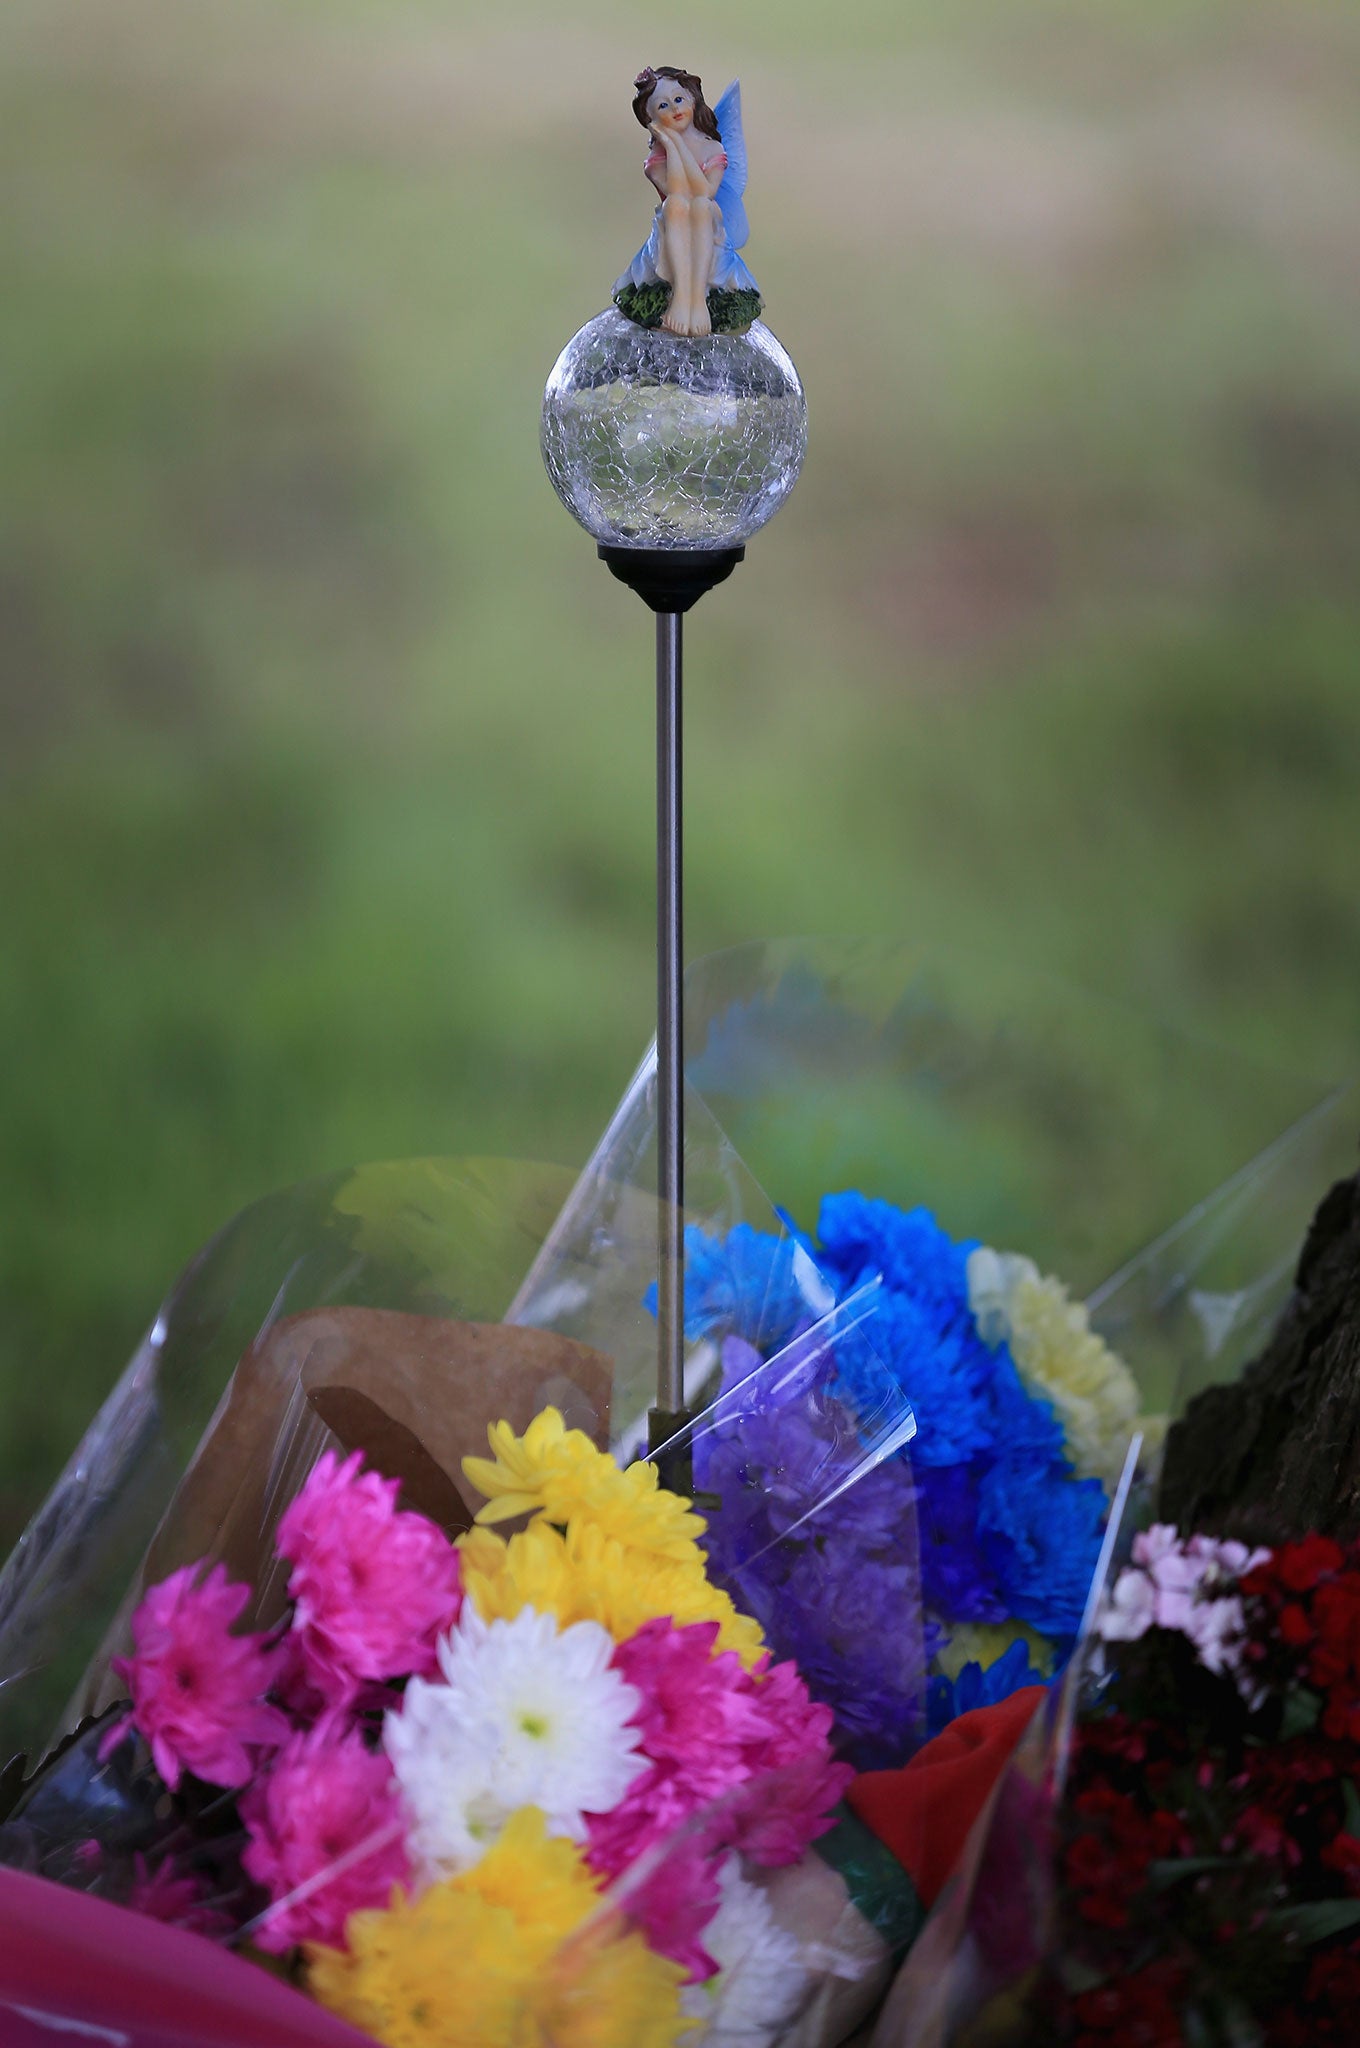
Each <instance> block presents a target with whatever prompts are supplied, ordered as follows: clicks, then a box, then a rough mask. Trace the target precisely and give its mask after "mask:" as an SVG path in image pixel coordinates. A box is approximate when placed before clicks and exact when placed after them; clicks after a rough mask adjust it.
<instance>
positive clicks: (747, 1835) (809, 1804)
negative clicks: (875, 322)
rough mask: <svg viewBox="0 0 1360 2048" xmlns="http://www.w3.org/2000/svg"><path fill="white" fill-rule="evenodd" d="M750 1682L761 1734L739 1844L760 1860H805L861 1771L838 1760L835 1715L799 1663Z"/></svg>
mask: <svg viewBox="0 0 1360 2048" xmlns="http://www.w3.org/2000/svg"><path fill="white" fill-rule="evenodd" d="M747 1683H748V1684H749V1685H750V1686H751V1688H752V1692H753V1694H754V1697H755V1701H756V1704H757V1707H758V1709H759V1713H760V1720H761V1731H760V1734H759V1736H758V1737H757V1739H756V1741H755V1742H754V1743H752V1745H751V1746H750V1748H749V1749H748V1750H747V1763H748V1767H749V1774H750V1779H751V1784H750V1789H749V1792H745V1793H742V1794H741V1795H740V1796H739V1801H738V1803H739V1805H740V1807H741V1809H742V1814H743V1819H742V1822H741V1824H740V1826H739V1829H738V1833H737V1836H736V1841H737V1845H738V1847H739V1848H740V1849H741V1850H742V1852H743V1854H745V1855H747V1856H749V1857H750V1858H751V1859H752V1861H753V1862H756V1863H764V1864H769V1865H774V1864H784V1863H797V1862H798V1861H799V1859H800V1858H801V1857H802V1856H803V1855H804V1854H805V1852H806V1850H807V1848H808V1846H809V1844H810V1843H812V1842H815V1841H816V1839H817V1837H818V1835H824V1834H825V1833H826V1831H827V1829H828V1828H829V1827H830V1826H831V1825H832V1820H831V1809H832V1807H833V1806H835V1805H836V1804H837V1802H838V1801H839V1800H840V1799H841V1798H842V1797H843V1795H844V1793H845V1789H846V1787H847V1786H848V1785H849V1783H850V1781H851V1779H852V1778H853V1777H854V1775H855V1774H854V1772H853V1770H851V1768H850V1766H849V1765H848V1764H838V1763H833V1762H832V1758H831V1729H832V1725H833V1721H834V1716H833V1714H832V1712H831V1709H830V1707H824V1706H820V1705H819V1704H818V1703H817V1702H816V1701H815V1700H813V1699H811V1698H809V1696H808V1689H807V1686H806V1685H805V1684H804V1683H803V1680H802V1679H801V1678H800V1677H799V1675H798V1668H797V1666H796V1665H794V1664H776V1665H775V1666H774V1667H773V1668H772V1669H764V1670H762V1668H761V1667H760V1666H759V1665H757V1667H756V1669H755V1671H754V1672H753V1673H752V1674H751V1677H750V1678H749V1679H748V1680H747ZM771 1773H773V1776H771V1775H769V1774H771Z"/></svg>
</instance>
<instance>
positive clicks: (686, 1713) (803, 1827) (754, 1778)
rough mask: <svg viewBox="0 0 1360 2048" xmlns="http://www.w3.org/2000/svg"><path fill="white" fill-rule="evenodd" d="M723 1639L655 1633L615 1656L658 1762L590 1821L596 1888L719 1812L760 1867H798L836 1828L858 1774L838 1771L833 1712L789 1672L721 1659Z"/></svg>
mask: <svg viewBox="0 0 1360 2048" xmlns="http://www.w3.org/2000/svg"><path fill="white" fill-rule="evenodd" d="M716 1637H717V1628H716V1626H715V1625H714V1624H712V1623H708V1622H698V1623H695V1624H693V1625H692V1626H690V1627H687V1628H675V1627H673V1626H672V1624H671V1623H670V1622H669V1621H652V1622H648V1623H647V1624H646V1626H645V1627H643V1628H641V1629H639V1630H638V1632H637V1634H636V1635H634V1636H631V1637H630V1638H629V1639H628V1641H627V1642H625V1643H621V1644H620V1645H619V1647H618V1649H617V1651H616V1652H615V1655H614V1662H615V1664H616V1666H617V1667H618V1669H619V1670H620V1671H621V1672H622V1674H623V1676H624V1677H625V1678H626V1679H627V1681H628V1683H629V1684H630V1685H632V1686H634V1687H635V1688H636V1689H637V1691H638V1692H639V1693H640V1694H641V1695H642V1705H641V1707H640V1708H639V1710H638V1712H637V1714H636V1715H635V1716H634V1720H635V1723H636V1725H637V1726H638V1727H639V1728H640V1729H641V1731H642V1749H643V1752H644V1754H645V1755H646V1756H648V1757H650V1758H651V1759H652V1762H651V1768H650V1769H649V1770H648V1771H646V1772H645V1773H644V1774H643V1775H642V1776H641V1777H639V1778H638V1779H636V1780H635V1781H634V1783H633V1784H632V1785H630V1786H629V1788H628V1791H627V1793H626V1795H625V1796H624V1798H623V1799H622V1800H621V1801H620V1802H619V1804H618V1805H617V1806H616V1807H614V1809H613V1810H612V1812H610V1813H607V1814H597V1815H592V1816H591V1818H590V1821H589V1844H590V1846H589V1852H588V1853H589V1859H590V1864H591V1867H592V1869H594V1870H596V1871H598V1872H599V1873H600V1875H601V1876H604V1877H616V1876H618V1874H619V1873H620V1872H621V1871H624V1870H627V1869H628V1867H629V1866H630V1865H631V1864H632V1863H634V1862H636V1860H637V1858H638V1857H639V1856H641V1855H643V1854H645V1853H646V1851H648V1850H649V1849H652V1848H654V1847H655V1846H656V1844H657V1843H659V1842H662V1841H664V1840H665V1839H666V1837H667V1836H668V1835H670V1834H671V1833H672V1832H673V1830H674V1829H675V1828H677V1827H678V1826H679V1825H680V1824H681V1823H682V1822H683V1821H686V1820H688V1819H690V1818H691V1816H693V1815H694V1814H697V1813H700V1812H702V1811H703V1810H704V1809H705V1808H706V1807H709V1806H711V1805H712V1804H713V1802H714V1801H715V1800H717V1801H720V1802H721V1807H720V1811H721V1812H722V1814H723V1815H724V1816H725V1818H724V1819H723V1821H722V1831H723V1834H724V1839H726V1840H728V1841H731V1842H733V1843H735V1844H737V1845H738V1846H740V1847H742V1848H743V1849H745V1850H746V1851H747V1853H748V1854H750V1855H751V1856H752V1857H753V1858H754V1860H755V1861H757V1862H760V1863H766V1864H782V1863H796V1862H797V1861H798V1859H799V1857H800V1856H802V1854H803V1852H804V1850H805V1849H806V1848H807V1846H808V1844H809V1843H810V1842H812V1841H814V1840H815V1839H816V1837H817V1836H818V1835H820V1834H824V1833H825V1832H826V1830H827V1828H829V1827H830V1826H831V1820H830V1818H829V1815H830V1810H831V1808H832V1807H833V1806H835V1804H836V1803H837V1801H838V1800H839V1799H840V1797H841V1795H842V1793H843V1792H844V1790H845V1787H846V1786H847V1785H848V1784H849V1782H850V1779H851V1778H852V1777H853V1775H854V1773H853V1772H852V1771H850V1770H849V1769H848V1768H847V1767H846V1766H844V1765H841V1764H835V1763H833V1762H832V1760H831V1749H830V1739H829V1738H830V1733H831V1726H832V1714H831V1710H830V1708H829V1707H823V1706H818V1705H816V1704H815V1703H814V1702H813V1701H812V1700H811V1699H810V1698H809V1697H808V1690H807V1687H806V1686H805V1685H804V1683H803V1681H802V1679H801V1678H800V1677H799V1676H798V1672H797V1670H796V1668H795V1666H794V1665H792V1664H777V1665H775V1666H774V1668H773V1669H770V1668H769V1666H768V1663H763V1664H761V1665H758V1666H757V1667H756V1670H755V1671H754V1672H753V1673H748V1672H746V1671H744V1670H743V1669H742V1667H741V1665H740V1663H739V1662H738V1660H737V1658H736V1657H735V1655H733V1654H732V1653H731V1652H724V1653H723V1654H722V1655H721V1656H716V1657H715V1656H714V1655H713V1654H712V1652H713V1645H714V1642H715V1640H716ZM771 1774H773V1775H771Z"/></svg>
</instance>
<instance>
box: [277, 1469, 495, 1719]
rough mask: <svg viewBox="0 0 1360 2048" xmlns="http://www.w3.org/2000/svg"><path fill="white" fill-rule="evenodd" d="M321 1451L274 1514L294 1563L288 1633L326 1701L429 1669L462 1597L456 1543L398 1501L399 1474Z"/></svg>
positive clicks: (284, 1553)
mask: <svg viewBox="0 0 1360 2048" xmlns="http://www.w3.org/2000/svg"><path fill="white" fill-rule="evenodd" d="M362 1462H363V1461H362V1457H361V1455H360V1453H359V1452H358V1451H356V1452H354V1454H353V1455H352V1456H351V1457H349V1458H346V1460H345V1461H344V1463H343V1464H341V1462H340V1461H339V1459H338V1458H337V1457H336V1455H335V1453H334V1452H333V1451H327V1452H325V1453H324V1455H323V1456H322V1457H321V1458H320V1459H319V1460H318V1462H317V1464H316V1465H315V1467H314V1468H313V1470H312V1472H311V1473H310V1474H309V1476H308V1478H307V1482H306V1484H305V1486H304V1487H303V1488H302V1491H301V1492H300V1493H299V1494H298V1496H297V1498H296V1499H295V1500H294V1501H293V1502H292V1504H291V1506H290V1507H289V1508H288V1509H287V1511H286V1512H285V1514H284V1515H283V1518H282V1519H281V1521H280V1523H279V1529H278V1536H277V1539H276V1547H277V1549H278V1552H279V1555H280V1556H281V1557H286V1558H288V1559H289V1561H290V1562H291V1564H292V1566H293V1570H292V1574H291V1576H290V1578H289V1581H288V1590H289V1592H290V1593H291V1595H292V1597H293V1600H294V1601H295V1603H296V1609H295V1613H294V1616H293V1631H292V1634H293V1640H294V1643H295V1645H296V1647H297V1650H298V1651H299V1652H300V1658H301V1669H302V1675H303V1677H304V1678H305V1680H306V1682H307V1684H308V1685H310V1686H311V1687H312V1688H314V1690H315V1691H316V1692H317V1693H319V1694H320V1696H321V1698H322V1700H323V1701H324V1702H325V1703H326V1704H327V1705H331V1706H335V1705H343V1704H346V1703H348V1702H350V1701H352V1700H353V1699H354V1698H355V1697H356V1696H357V1694H358V1693H359V1691H360V1689H361V1687H362V1686H363V1685H364V1684H365V1683H367V1682H371V1681H373V1680H378V1679H384V1678H405V1677H408V1676H410V1675H411V1674H412V1673H414V1674H415V1675H417V1676H418V1677H422V1678H424V1677H429V1676H430V1675H431V1674H432V1673H433V1672H434V1670H435V1668H436V1667H435V1643H436V1640H437V1638H438V1637H439V1636H441V1635H443V1634H444V1633H445V1632H446V1631H447V1630H448V1629H450V1628H452V1627H453V1624H454V1623H455V1622H456V1621H457V1619H458V1615H459V1612H460V1610H461V1608H462V1604H463V1590H462V1580H461V1577H460V1574H459V1566H458V1553H457V1551H456V1550H455V1549H454V1547H453V1545H452V1544H451V1543H450V1542H449V1540H448V1538H447V1537H446V1536H445V1535H444V1534H443V1532H442V1530H440V1529H437V1528H436V1527H435V1525H434V1523H433V1522H431V1521H428V1520H427V1519H426V1517H425V1516H424V1515H417V1514H412V1513H410V1512H407V1511H405V1510H399V1509H398V1507H397V1493H398V1482H397V1481H396V1480H395V1479H383V1478H381V1477H380V1476H379V1475H378V1473H376V1472H363V1473H361V1472H360V1469H359V1468H360V1466H361V1464H362Z"/></svg>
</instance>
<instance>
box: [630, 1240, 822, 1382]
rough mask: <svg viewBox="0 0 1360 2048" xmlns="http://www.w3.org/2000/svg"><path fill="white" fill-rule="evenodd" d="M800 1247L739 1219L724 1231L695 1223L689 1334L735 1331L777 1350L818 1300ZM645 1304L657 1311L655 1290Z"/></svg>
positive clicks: (690, 1245) (689, 1265) (688, 1253)
mask: <svg viewBox="0 0 1360 2048" xmlns="http://www.w3.org/2000/svg"><path fill="white" fill-rule="evenodd" d="M801 1263H802V1261H801V1258H800V1255H799V1247H798V1245H797V1243H796V1242H795V1240H794V1239H793V1238H791V1237H782V1236H776V1235H775V1233H774V1232H773V1231H770V1230H756V1229H755V1228H754V1227H753V1225H751V1224H749V1223H738V1224H735V1225H734V1226H733V1228H732V1229H731V1230H729V1231H728V1232H727V1234H726V1236H725V1237H709V1236H708V1234H707V1233H706V1232H705V1231H703V1230H701V1229H700V1228H699V1227H698V1225H697V1224H690V1226H689V1227H688V1229H687V1230H686V1231H685V1335H686V1337H688V1339H689V1341H690V1343H691V1344H697V1343H698V1341H699V1339H700V1338H701V1337H710V1336H715V1335H721V1336H726V1335H729V1334H731V1335H733V1336H737V1337H744V1338H745V1339H746V1341H747V1342H748V1343H750V1344H756V1345H759V1347H760V1349H761V1350H762V1351H763V1352H766V1353H768V1352H771V1351H776V1350H778V1349H779V1347H780V1346H781V1345H783V1344H786V1343H787V1342H788V1341H789V1339H790V1337H792V1336H794V1335H796V1334H797V1332H798V1331H799V1330H803V1329H806V1328H807V1327H808V1325H809V1324H810V1323H811V1322H813V1321H814V1320H815V1318H816V1314H817V1307H818V1305H817V1304H816V1303H814V1302H810V1301H809V1300H808V1298H807V1295H806V1294H805V1293H804V1291H803V1287H802V1285H801V1283H800V1280H799V1277H798V1271H797V1266H798V1265H800V1264H801ZM644 1305H645V1306H646V1308H647V1309H648V1310H649V1311H650V1312H651V1314H652V1315H655V1314H656V1309H657V1290H656V1287H655V1285H653V1286H651V1287H649V1288H648V1289H647V1293H646V1296H645V1298H644Z"/></svg>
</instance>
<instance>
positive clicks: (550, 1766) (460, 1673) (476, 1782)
mask: <svg viewBox="0 0 1360 2048" xmlns="http://www.w3.org/2000/svg"><path fill="white" fill-rule="evenodd" d="M613 1654H614V1643H613V1639H612V1638H611V1637H610V1635H609V1634H608V1632H607V1631H606V1630H605V1629H603V1628H601V1627H600V1626H599V1624H598V1622H593V1621H578V1622H575V1623H573V1625H572V1626H571V1627H570V1628H565V1629H562V1628H559V1627H558V1625H557V1622H556V1620H555V1619H554V1617H553V1616H552V1615H550V1614H539V1613H538V1612H537V1611H536V1610H535V1609H534V1608H532V1607H524V1608H521V1610H520V1612H519V1613H518V1614H517V1615H516V1616H515V1618H514V1620H513V1621H492V1622H486V1621H483V1620H482V1618H481V1616H480V1615H479V1614H478V1613H477V1611H476V1609H475V1608H474V1606H473V1604H472V1602H471V1601H470V1600H469V1601H466V1602H465V1603H464V1606H463V1613H462V1617H461V1619H460V1621H459V1624H458V1626H457V1628H455V1629H454V1630H453V1631H452V1632H451V1633H450V1635H449V1636H448V1637H447V1638H446V1639H445V1640H444V1641H443V1642H442V1643H441V1644H440V1646H439V1666H440V1670H441V1671H442V1673H443V1681H442V1683H441V1682H440V1681H438V1680H436V1681H434V1682H430V1681H427V1680H424V1679H419V1678H413V1679H412V1680H411V1682H410V1684H409V1685H408V1686H407V1688H406V1695H405V1698H404V1700H403V1703H402V1708H401V1711H400V1713H391V1714H388V1715H387V1717H386V1719H385V1721H384V1723H383V1746H384V1748H385V1749H386V1751H387V1754H388V1756H389V1757H390V1758H391V1760H392V1769H393V1771H394V1773H395V1775H396V1778H397V1782H398V1784H399V1785H400V1787H401V1792H402V1798H403V1800H404V1802H405V1806H406V1810H407V1813H408V1815H409V1817H410V1823H411V1825H410V1832H409V1836H408V1846H409V1848H410V1851H411V1854H412V1856H413V1858H414V1860H415V1862H416V1864H417V1866H418V1867H419V1868H420V1870H421V1871H422V1873H423V1875H425V1876H426V1877H427V1878H432V1877H435V1876H445V1875H449V1874H450V1873H452V1872H453V1871H456V1870H464V1869H466V1868H467V1866H468V1865H469V1864H471V1863H475V1862H476V1861H477V1860H478V1858H479V1857H480V1856H482V1855H483V1854H484V1853H485V1851H486V1850H487V1849H488V1848H490V1846H491V1844H492V1843H493V1842H494V1841H495V1840H496V1839H497V1837H498V1835H499V1834H500V1831H501V1829H502V1827H503V1826H504V1825H505V1822H506V1821H507V1820H508V1819H509V1817H510V1815H511V1814H512V1813H514V1812H515V1811H516V1810H517V1809H518V1808H519V1807H521V1806H537V1807H539V1808H541V1809H542V1812H543V1814H544V1817H545V1819H546V1821H547V1825H548V1832H549V1833H550V1834H554V1835H569V1836H571V1837H572V1838H573V1839H574V1840H577V1841H579V1840H581V1839H582V1838H583V1836H584V1834H585V1821H584V1816H585V1815H586V1814H587V1813H608V1812H609V1811H610V1809H611V1808H612V1807H615V1806H617V1805H618V1802H619V1801H620V1799H622V1797H623V1795H624V1793H625V1792H626V1791H627V1789H628V1787H629V1785H630V1784H631V1783H632V1781H633V1779H634V1778H635V1777H636V1776H637V1774H638V1771H639V1769H640V1768H641V1767H642V1766H643V1765H644V1763H645V1759H644V1758H643V1757H642V1756H640V1755H639V1753H638V1742H639V1735H638V1731H637V1729H636V1728H632V1727H630V1726H629V1725H628V1724H629V1722H630V1721H631V1719H632V1717H633V1715H634V1714H635V1713H636V1712H637V1709H638V1707H639V1705H640V1704H641V1701H640V1696H639V1694H638V1693H637V1692H636V1691H635V1689H634V1688H633V1687H632V1686H631V1685H626V1684H625V1683H624V1681H623V1679H622V1678H621V1677H620V1676H619V1674H618V1672H617V1671H614V1670H612V1669H611V1668H610V1659H611V1658H612V1656H613Z"/></svg>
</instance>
